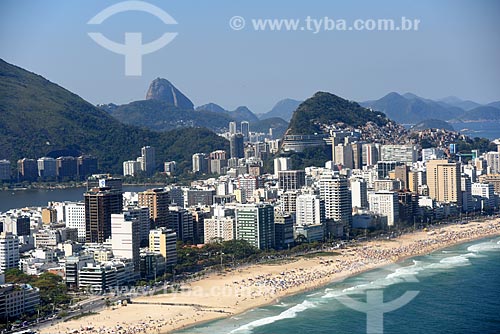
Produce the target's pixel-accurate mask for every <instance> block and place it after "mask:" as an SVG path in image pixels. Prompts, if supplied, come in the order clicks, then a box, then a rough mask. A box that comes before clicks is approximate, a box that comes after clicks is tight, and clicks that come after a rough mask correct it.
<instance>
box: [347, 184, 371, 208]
mask: <svg viewBox="0 0 500 334" xmlns="http://www.w3.org/2000/svg"><path fill="white" fill-rule="evenodd" d="M350 183H351V206H352V207H353V208H360V209H361V208H368V186H367V183H366V181H365V180H364V179H362V178H355V179H352V180H351V182H350Z"/></svg>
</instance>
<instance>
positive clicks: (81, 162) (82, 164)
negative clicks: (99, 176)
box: [77, 155, 97, 180]
mask: <svg viewBox="0 0 500 334" xmlns="http://www.w3.org/2000/svg"><path fill="white" fill-rule="evenodd" d="M77 165H78V176H79V177H80V179H81V180H85V178H87V176H89V175H92V174H95V173H97V158H96V157H93V156H91V155H81V156H79V157H78V158H77Z"/></svg>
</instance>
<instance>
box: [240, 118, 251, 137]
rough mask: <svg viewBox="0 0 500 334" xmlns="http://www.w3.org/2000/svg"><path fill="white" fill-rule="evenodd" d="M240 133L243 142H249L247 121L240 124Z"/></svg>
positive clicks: (248, 124)
mask: <svg viewBox="0 0 500 334" xmlns="http://www.w3.org/2000/svg"><path fill="white" fill-rule="evenodd" d="M241 133H242V134H243V137H244V139H245V140H250V123H248V122H247V121H243V122H241Z"/></svg>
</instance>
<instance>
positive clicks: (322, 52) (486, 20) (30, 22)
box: [0, 0, 500, 113]
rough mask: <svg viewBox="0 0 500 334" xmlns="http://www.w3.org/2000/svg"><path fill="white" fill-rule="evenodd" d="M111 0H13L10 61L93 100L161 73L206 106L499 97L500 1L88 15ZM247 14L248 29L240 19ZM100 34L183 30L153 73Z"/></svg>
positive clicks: (169, 6)
mask: <svg viewBox="0 0 500 334" xmlns="http://www.w3.org/2000/svg"><path fill="white" fill-rule="evenodd" d="M118 2H120V1H103V0H99V1H97V0H72V1H67V0H57V1H56V0H44V1H28V0H2V1H1V2H0V45H1V47H0V58H3V59H4V60H6V61H8V62H10V63H13V64H16V65H18V66H21V67H23V68H26V69H28V70H30V71H33V72H36V73H38V74H41V75H43V76H44V77H46V78H47V79H49V80H51V81H53V82H56V83H58V84H60V85H61V86H63V87H65V88H67V89H69V90H71V91H73V92H75V93H76V94H78V95H80V96H81V97H83V98H84V99H86V100H88V101H90V102H92V103H108V102H114V103H118V104H121V103H127V102H130V101H134V100H138V99H143V98H144V96H145V93H146V90H147V87H148V85H149V83H150V81H151V80H153V79H154V78H156V77H164V78H167V79H169V80H170V81H172V83H174V85H176V86H177V87H178V88H179V89H180V90H181V91H183V92H184V93H185V94H186V95H187V96H188V97H189V98H190V99H191V100H192V101H193V102H194V103H195V105H200V104H204V103H208V102H215V103H218V104H220V105H222V106H223V107H225V108H228V109H233V108H235V107H236V106H239V105H246V106H248V107H249V108H250V109H251V110H253V111H254V112H256V113H262V112H266V111H268V110H269V109H270V108H271V107H272V106H273V105H274V104H275V103H276V102H277V101H278V100H280V99H282V98H285V97H290V98H295V99H306V98H308V97H310V96H311V95H312V94H314V93H315V92H316V91H320V90H321V91H329V92H332V93H334V94H337V95H340V96H342V97H345V98H348V99H352V100H358V101H363V100H369V99H374V98H379V97H381V96H383V95H385V94H386V93H388V92H391V91H398V92H401V93H404V92H413V93H415V94H417V95H420V96H423V97H428V98H441V97H445V96H449V95H455V96H458V97H460V98H463V99H472V100H475V101H478V102H481V103H486V102H491V101H496V100H500V34H499V33H498V32H500V20H499V19H498V18H499V17H500V1H495V0H468V1H465V0H455V1H452V0H432V1H431V0H421V1H405V0H391V1H389V0H382V1H373V0H371V1H370V0H354V1H352V0H351V1H269V0H267V1H263V0H253V1H234V0H224V1H219V0H215V1H194V0H176V1H166V0H165V1H158V0H150V1H148V2H149V3H151V4H154V5H156V6H158V7H160V8H162V9H163V10H164V11H166V12H168V13H169V14H170V15H171V16H172V17H173V18H174V19H175V20H176V21H177V22H178V24H177V25H168V26H166V25H164V24H163V23H162V22H161V21H160V20H159V19H158V18H155V17H154V16H152V15H150V14H147V13H142V12H125V13H120V14H117V15H115V16H113V17H110V18H109V19H108V20H106V21H105V22H104V23H103V24H101V25H100V26H97V28H96V27H93V26H90V25H87V22H88V21H89V20H90V19H91V18H92V17H93V16H94V15H96V14H97V13H98V12H100V11H101V10H103V9H104V8H106V7H108V6H109V5H112V4H115V3H118ZM235 15H239V16H242V17H243V18H245V19H246V22H247V26H246V27H245V29H243V30H241V31H234V30H231V29H230V27H229V24H228V22H229V19H230V18H231V17H233V16H235ZM307 16H311V17H312V18H316V19H319V18H323V17H325V16H328V17H329V18H333V19H335V20H338V19H346V20H347V21H348V22H352V20H355V19H379V18H393V19H396V20H399V18H400V17H401V16H405V17H408V18H416V19H419V20H420V21H421V22H420V27H419V30H418V31H405V32H403V31H321V32H319V33H317V34H313V33H312V32H310V31H293V32H291V31H288V32H285V31H280V32H276V31H275V32H270V31H267V32H262V31H260V32H257V31H254V30H253V29H251V19H258V18H263V19H265V18H278V19H282V18H292V19H305V18H306V17H307ZM91 31H99V32H102V33H103V34H104V35H105V36H106V37H108V38H109V39H111V40H114V41H117V42H120V43H122V42H123V40H124V33H125V32H142V34H143V40H144V41H145V42H149V41H152V40H155V39H156V38H158V37H160V36H161V35H162V34H163V33H164V32H165V31H172V32H177V33H178V36H177V37H176V38H175V39H174V40H173V41H172V42H171V43H170V44H168V45H167V46H165V47H164V48H162V49H161V50H159V51H157V52H155V53H152V54H149V55H145V56H144V57H143V67H142V71H143V73H142V76H138V77H131V76H125V75H124V56H122V55H118V54H115V53H112V52H110V51H108V50H105V49H103V48H102V47H100V46H99V45H97V44H96V43H95V42H94V41H93V40H92V39H91V38H90V37H89V36H88V35H87V33H88V32H91Z"/></svg>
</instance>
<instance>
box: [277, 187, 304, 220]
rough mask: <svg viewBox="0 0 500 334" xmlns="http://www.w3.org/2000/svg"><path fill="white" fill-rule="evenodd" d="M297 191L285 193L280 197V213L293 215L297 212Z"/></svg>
mask: <svg viewBox="0 0 500 334" xmlns="http://www.w3.org/2000/svg"><path fill="white" fill-rule="evenodd" d="M297 196H299V192H298V191H297V190H289V191H285V192H284V193H282V194H281V195H280V209H281V211H282V212H287V213H291V214H294V213H295V211H296V210H297Z"/></svg>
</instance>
